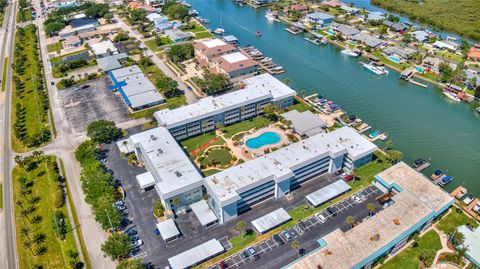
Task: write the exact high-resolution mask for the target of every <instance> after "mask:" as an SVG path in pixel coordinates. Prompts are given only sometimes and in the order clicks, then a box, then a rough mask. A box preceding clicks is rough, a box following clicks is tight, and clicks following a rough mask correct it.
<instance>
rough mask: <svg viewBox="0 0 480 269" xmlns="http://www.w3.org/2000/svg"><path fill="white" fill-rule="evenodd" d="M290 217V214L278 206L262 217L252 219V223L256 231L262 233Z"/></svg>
mask: <svg viewBox="0 0 480 269" xmlns="http://www.w3.org/2000/svg"><path fill="white" fill-rule="evenodd" d="M291 219H292V218H291V217H290V215H288V213H287V211H285V209H283V208H279V209H277V210H275V211H273V212H270V213H268V214H267V215H265V216H263V217H260V218H258V219H255V220H253V221H252V225H253V227H255V229H256V230H257V232H259V233H261V234H263V233H265V232H268V231H270V230H271V229H273V228H276V227H277V226H280V225H282V224H284V223H285V222H287V221H289V220H291Z"/></svg>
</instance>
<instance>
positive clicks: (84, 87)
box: [80, 84, 90, 89]
mask: <svg viewBox="0 0 480 269" xmlns="http://www.w3.org/2000/svg"><path fill="white" fill-rule="evenodd" d="M86 88H90V85H88V84H85V85H82V86H81V87H80V89H86Z"/></svg>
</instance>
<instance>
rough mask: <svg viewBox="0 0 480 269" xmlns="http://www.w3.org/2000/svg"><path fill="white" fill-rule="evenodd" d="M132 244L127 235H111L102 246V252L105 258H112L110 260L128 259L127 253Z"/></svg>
mask: <svg viewBox="0 0 480 269" xmlns="http://www.w3.org/2000/svg"><path fill="white" fill-rule="evenodd" d="M131 246H132V244H131V243H130V238H129V237H128V235H126V234H123V233H113V234H112V235H110V236H109V237H108V239H107V241H105V243H103V244H102V251H103V253H104V254H105V256H108V257H110V258H112V260H118V259H120V260H121V259H124V258H126V257H128V252H129V250H130V248H131Z"/></svg>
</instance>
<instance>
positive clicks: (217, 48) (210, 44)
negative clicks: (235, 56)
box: [193, 39, 237, 66]
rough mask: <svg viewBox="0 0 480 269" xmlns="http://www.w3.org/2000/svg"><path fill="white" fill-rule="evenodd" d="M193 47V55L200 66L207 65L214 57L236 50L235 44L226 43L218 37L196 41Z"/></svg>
mask: <svg viewBox="0 0 480 269" xmlns="http://www.w3.org/2000/svg"><path fill="white" fill-rule="evenodd" d="M193 47H194V49H195V57H196V58H197V59H198V62H199V63H200V65H201V66H205V65H207V64H208V63H209V62H210V61H211V60H212V59H214V58H217V57H220V56H222V55H226V54H230V53H233V52H235V51H237V48H236V47H235V46H233V45H231V44H227V43H225V42H224V41H223V40H220V39H210V40H206V41H200V42H196V43H195V44H194V45H193Z"/></svg>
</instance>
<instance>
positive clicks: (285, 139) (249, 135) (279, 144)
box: [239, 125, 290, 157]
mask: <svg viewBox="0 0 480 269" xmlns="http://www.w3.org/2000/svg"><path fill="white" fill-rule="evenodd" d="M266 132H274V133H276V134H278V135H279V136H280V140H279V141H278V142H277V143H274V144H267V145H264V146H262V147H259V148H257V149H252V148H249V147H248V146H247V145H246V142H247V141H248V140H249V139H252V138H255V137H259V136H261V135H262V134H264V133H266ZM239 142H240V143H241V144H242V145H241V148H242V150H245V151H248V152H250V153H251V154H252V155H253V156H254V157H258V156H262V155H264V154H265V150H267V149H272V148H278V147H284V146H286V145H288V144H290V141H289V140H288V137H287V135H286V134H285V131H284V130H282V129H280V128H279V127H276V126H273V125H271V126H267V127H265V128H262V129H258V130H254V131H249V132H248V133H247V134H246V135H244V136H243V137H242V139H240V141H239Z"/></svg>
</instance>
